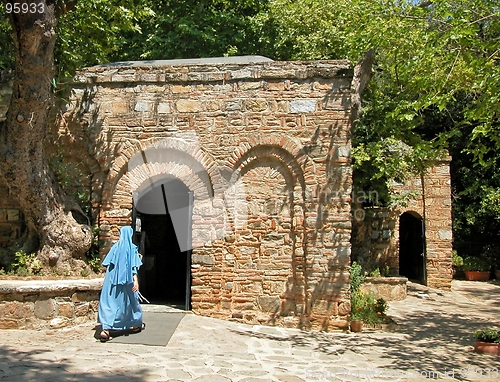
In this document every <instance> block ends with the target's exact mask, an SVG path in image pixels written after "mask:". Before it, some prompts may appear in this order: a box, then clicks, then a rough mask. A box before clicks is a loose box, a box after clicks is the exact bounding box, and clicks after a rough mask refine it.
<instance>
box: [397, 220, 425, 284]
mask: <svg viewBox="0 0 500 382" xmlns="http://www.w3.org/2000/svg"><path fill="white" fill-rule="evenodd" d="M425 261H426V260H425V234H424V220H423V219H422V217H421V216H420V215H419V214H417V213H416V212H405V213H404V214H402V215H401V217H400V218H399V274H400V275H402V276H405V277H407V278H408V279H410V280H414V281H418V282H420V283H424V284H425V282H426V278H427V276H426V272H425Z"/></svg>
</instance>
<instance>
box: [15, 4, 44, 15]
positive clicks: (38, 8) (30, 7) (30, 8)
mask: <svg viewBox="0 0 500 382" xmlns="http://www.w3.org/2000/svg"><path fill="white" fill-rule="evenodd" d="M5 11H6V12H7V13H43V12H45V4H43V3H6V4H5Z"/></svg>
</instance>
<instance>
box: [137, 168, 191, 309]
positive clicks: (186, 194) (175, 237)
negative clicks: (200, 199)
mask: <svg viewBox="0 0 500 382" xmlns="http://www.w3.org/2000/svg"><path fill="white" fill-rule="evenodd" d="M192 206H193V195H192V192H190V191H189V189H188V188H187V187H186V186H185V184H184V183H183V182H181V181H180V180H178V179H177V178H171V177H165V178H162V179H159V180H157V181H156V182H154V183H152V184H151V185H149V186H148V187H146V188H145V189H143V190H142V191H141V192H140V193H138V194H136V195H135V197H134V213H133V225H134V227H135V237H134V240H135V243H136V244H137V245H138V246H139V251H140V253H141V254H142V255H143V266H142V267H141V270H140V272H139V278H140V285H141V286H140V288H141V293H142V294H143V295H144V296H145V297H146V298H147V299H148V300H149V301H150V302H152V303H156V304H165V305H170V306H173V307H176V308H179V309H184V310H190V309H191V228H192Z"/></svg>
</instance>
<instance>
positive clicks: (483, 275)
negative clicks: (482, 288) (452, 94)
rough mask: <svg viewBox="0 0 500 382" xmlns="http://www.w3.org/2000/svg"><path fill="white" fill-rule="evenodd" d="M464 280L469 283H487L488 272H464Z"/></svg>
mask: <svg viewBox="0 0 500 382" xmlns="http://www.w3.org/2000/svg"><path fill="white" fill-rule="evenodd" d="M465 278H466V279H467V280H469V281H488V280H489V279H490V272H489V271H486V272H480V271H465Z"/></svg>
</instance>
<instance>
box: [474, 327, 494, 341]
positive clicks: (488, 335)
mask: <svg viewBox="0 0 500 382" xmlns="http://www.w3.org/2000/svg"><path fill="white" fill-rule="evenodd" d="M474 338H475V339H476V340H478V341H481V342H494V343H500V330H494V329H483V330H478V331H476V332H474Z"/></svg>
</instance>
